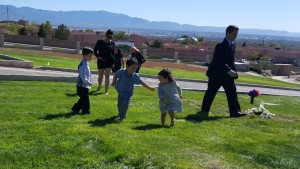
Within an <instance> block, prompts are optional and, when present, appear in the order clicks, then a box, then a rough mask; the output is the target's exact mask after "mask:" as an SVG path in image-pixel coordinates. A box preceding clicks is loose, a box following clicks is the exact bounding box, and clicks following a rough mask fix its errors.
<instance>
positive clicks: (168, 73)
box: [158, 68, 174, 82]
mask: <svg viewBox="0 0 300 169" xmlns="http://www.w3.org/2000/svg"><path fill="white" fill-rule="evenodd" d="M158 75H159V76H162V77H163V78H168V80H169V82H173V81H174V78H173V75H172V73H171V71H170V69H168V68H164V69H163V70H161V71H160V72H159V73H158Z"/></svg>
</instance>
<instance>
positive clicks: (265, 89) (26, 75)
mask: <svg viewBox="0 0 300 169" xmlns="http://www.w3.org/2000/svg"><path fill="white" fill-rule="evenodd" d="M77 76H78V74H77V72H63V71H54V70H38V69H23V68H13V67H0V81H3V80H15V81H16V80H17V81H18V80H20V81H57V82H75V81H76V79H77ZM141 77H142V79H143V80H144V81H145V83H147V84H149V85H150V86H153V87H157V86H158V83H159V81H158V79H157V77H156V76H150V75H141ZM97 78H98V75H97V74H92V82H93V83H94V84H97ZM111 78H112V76H111ZM177 83H178V84H179V85H180V86H181V87H182V89H186V90H199V91H205V90H206V89H207V82H206V81H201V80H191V79H177ZM236 86H237V92H238V93H247V92H249V91H250V90H252V89H254V88H255V89H258V90H260V91H261V93H262V94H266V95H278V96H279V95H281V96H300V90H299V89H288V88H280V87H271V86H258V85H247V84H237V85H236ZM220 91H224V90H223V89H222V88H221V89H220Z"/></svg>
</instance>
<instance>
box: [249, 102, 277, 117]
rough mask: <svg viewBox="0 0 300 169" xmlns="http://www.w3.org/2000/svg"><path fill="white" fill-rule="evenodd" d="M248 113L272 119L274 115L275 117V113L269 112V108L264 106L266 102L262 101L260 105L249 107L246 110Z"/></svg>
mask: <svg viewBox="0 0 300 169" xmlns="http://www.w3.org/2000/svg"><path fill="white" fill-rule="evenodd" d="M245 113H246V114H255V115H260V117H262V118H266V119H271V118H273V117H275V114H273V113H271V112H269V110H267V109H266V108H265V107H264V103H263V102H262V103H261V104H260V105H259V107H258V108H257V107H254V108H251V109H248V110H246V111H245Z"/></svg>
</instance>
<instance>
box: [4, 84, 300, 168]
mask: <svg viewBox="0 0 300 169" xmlns="http://www.w3.org/2000/svg"><path fill="white" fill-rule="evenodd" d="M0 85H1V88H0V107H1V111H0V124H1V125H0V164H1V168H126V167H128V168H246V169H248V168H298V167H299V166H300V161H299V158H300V153H299V152H300V146H299V140H300V123H299V120H300V114H299V109H300V105H299V104H298V103H299V102H300V98H299V97H283V96H280V97H279V96H264V95H261V96H259V97H258V98H256V100H255V104H254V105H250V104H249V96H247V95H239V101H240V104H241V106H242V109H243V110H246V109H247V108H251V107H254V106H257V105H258V104H259V103H260V102H261V101H264V102H268V103H276V104H280V106H266V108H267V109H268V110H270V111H271V112H272V113H275V114H276V117H275V118H274V119H262V118H260V117H258V116H248V117H244V118H239V119H232V118H227V117H228V116H229V114H228V113H227V110H228V107H227V101H226V98H225V95H224V93H218V95H217V97H216V99H215V101H214V103H213V106H212V110H211V111H212V113H213V115H212V116H211V117H210V118H209V119H208V120H206V121H201V122H197V123H194V122H189V121H185V119H189V120H191V119H196V118H195V116H194V114H195V113H196V112H197V111H198V110H199V108H200V106H201V101H202V98H203V92H192V91H184V93H183V97H184V99H183V105H184V112H182V113H179V114H177V115H176V118H177V119H178V120H177V121H176V126H175V127H173V128H161V127H160V113H159V108H158V99H157V92H150V91H148V90H146V89H144V88H141V87H137V88H136V91H135V94H134V96H133V100H132V102H131V105H130V108H129V111H128V116H127V120H126V121H124V122H122V123H121V122H119V121H118V120H117V119H116V117H115V116H116V115H117V107H116V104H117V99H116V98H117V93H116V91H115V90H114V89H113V88H110V90H109V95H108V96H106V95H104V94H101V93H94V92H91V96H90V100H91V112H92V113H91V114H90V115H84V116H81V115H71V114H69V113H68V112H69V111H70V108H71V107H72V105H73V104H74V103H75V102H76V101H77V99H78V97H77V96H76V94H75V90H76V89H75V88H74V83H54V82H14V81H0ZM95 87H96V86H94V88H92V90H91V91H94V90H95ZM168 122H169V119H168Z"/></svg>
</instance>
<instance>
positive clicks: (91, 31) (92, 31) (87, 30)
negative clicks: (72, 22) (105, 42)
mask: <svg viewBox="0 0 300 169" xmlns="http://www.w3.org/2000/svg"><path fill="white" fill-rule="evenodd" d="M84 32H90V33H94V30H93V29H90V28H87V29H86V30H85V31H84Z"/></svg>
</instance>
